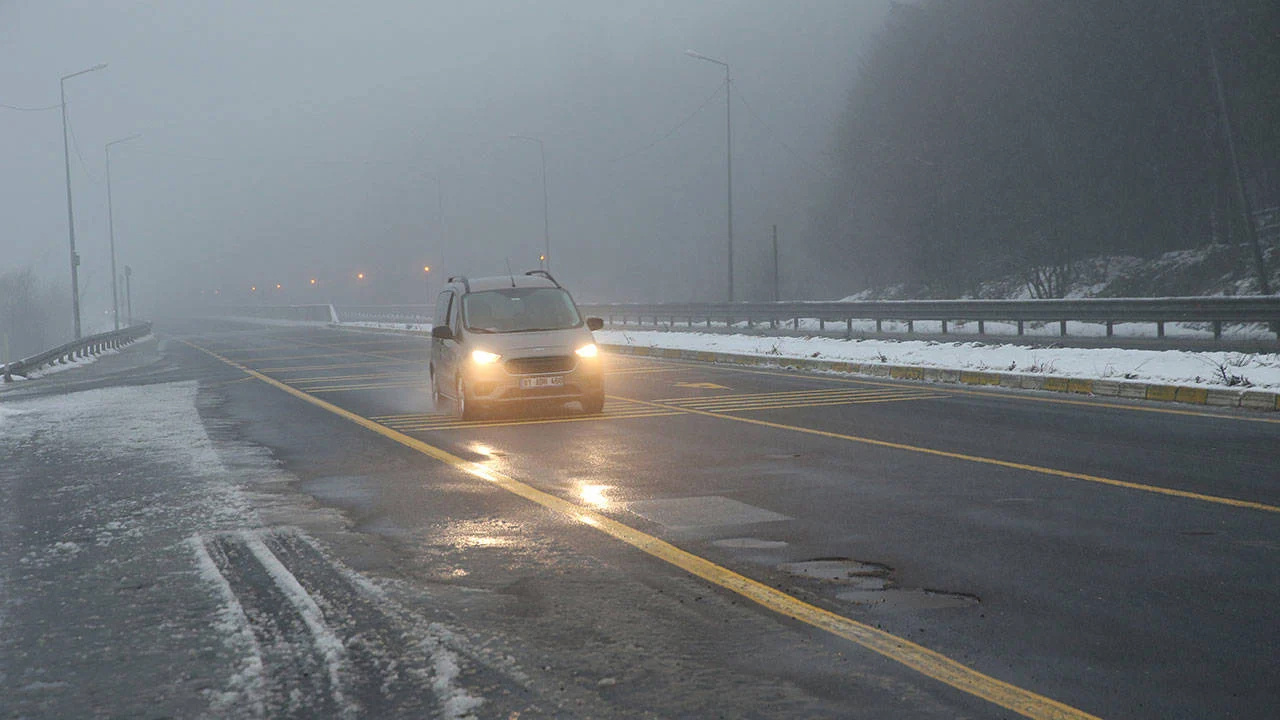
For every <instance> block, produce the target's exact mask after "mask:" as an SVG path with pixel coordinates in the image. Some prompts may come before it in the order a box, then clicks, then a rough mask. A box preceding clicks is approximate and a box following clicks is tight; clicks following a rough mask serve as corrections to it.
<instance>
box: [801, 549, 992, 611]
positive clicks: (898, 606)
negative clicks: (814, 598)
mask: <svg viewBox="0 0 1280 720" xmlns="http://www.w3.org/2000/svg"><path fill="white" fill-rule="evenodd" d="M778 569H779V570H782V571H783V572H786V573H790V574H791V575H795V576H797V577H803V578H808V579H811V580H818V581H823V582H828V583H836V584H838V585H839V588H840V590H839V592H837V593H836V598H837V599H839V600H843V601H845V602H851V603H855V604H857V605H862V606H866V607H869V608H884V609H894V610H936V609H942V608H957V607H972V606H974V605H977V604H979V603H981V602H982V600H981V598H979V597H978V596H976V595H970V594H968V593H957V592H948V591H945V590H933V589H930V588H918V589H911V588H898V587H894V581H893V578H892V574H893V568H891V567H889V566H888V565H883V564H881V563H875V562H865V561H861V560H853V559H851V558H842V557H832V558H816V559H813V560H805V561H802V562H792V563H783V564H781V565H779V566H778Z"/></svg>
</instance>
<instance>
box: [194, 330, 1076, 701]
mask: <svg viewBox="0 0 1280 720" xmlns="http://www.w3.org/2000/svg"><path fill="white" fill-rule="evenodd" d="M182 342H183V343H185V344H187V345H190V346H191V347H193V348H196V349H197V350H200V351H202V352H205V353H207V354H209V355H211V356H213V357H215V358H217V359H219V360H221V361H222V362H225V363H227V364H228V365H231V366H232V367H236V368H238V369H240V370H242V371H244V372H246V373H249V374H250V375H253V376H254V377H256V378H258V379H259V380H261V381H262V382H264V383H266V384H268V385H270V386H272V387H274V388H277V389H279V390H282V391H284V392H286V393H289V394H290V395H293V396H294V397H296V398H298V399H299V400H302V401H304V402H308V403H311V404H312V405H315V406H316V407H319V408H322V409H324V410H327V411H329V412H331V413H333V414H335V415H338V416H340V417H342V418H345V419H347V420H350V421H351V422H353V423H355V424H357V425H359V426H360V427H363V428H365V429H367V430H370V431H372V432H375V433H377V434H379V435H381V436H383V437H385V438H387V439H388V440H392V441H394V442H397V443H399V444H401V445H404V446H405V447H408V448H411V449H413V450H416V451H418V452H420V453H422V454H423V455H426V456H428V457H432V458H435V459H436V460H439V461H441V462H443V463H445V464H447V465H450V466H452V467H454V468H456V469H458V470H461V471H463V472H465V473H468V474H470V475H472V476H473V477H476V478H479V479H481V480H485V481H487V482H489V483H492V484H493V485H495V486H497V487H500V488H502V489H503V490H506V491H507V492H510V493H512V494H514V495H518V496H520V497H522V498H525V499H526V500H529V501H531V502H534V503H537V504H538V505H541V506H542V507H545V508H547V509H548V510H552V511H554V512H558V513H560V514H562V515H565V516H567V517H569V518H573V519H575V520H577V521H578V522H581V523H583V524H584V525H587V526H590V527H593V528H596V529H597V530H600V531H601V532H603V533H605V534H607V535H609V536H611V537H614V538H616V539H618V540H621V541H622V542H624V543H627V544H628V545H631V546H632V547H634V548H636V549H638V550H641V551H643V552H645V553H647V554H649V555H651V556H653V557H655V558H658V559H660V560H662V561H664V562H667V563H669V564H671V565H673V566H675V567H678V568H680V569H682V570H684V571H685V572H687V573H690V574H691V575H695V576H697V577H700V578H702V579H703V580H706V581H707V582H709V583H712V584H714V585H717V586H719V587H721V588H724V589H726V590H729V591H730V592H733V593H736V594H738V595H740V596H742V597H744V598H746V599H748V600H751V601H752V602H755V603H757V604H759V605H760V606H762V607H765V608H767V609H769V610H772V611H774V612H776V613H778V614H780V615H784V616H786V617H790V618H793V619H795V620H798V621H800V622H803V623H806V624H808V625H812V626H813V627H816V628H819V629H822V630H825V631H827V632H829V633H831V634H833V635H837V636H839V637H842V638H845V639H846V640H849V641H851V642H854V643H857V644H858V645H861V646H862V647H865V648H867V649H869V650H872V651H874V652H876V653H879V654H881V655H883V656H885V657H887V658H889V659H891V660H894V661H895V662H898V663H901V664H903V665H905V666H907V667H909V668H911V669H913V670H915V671H917V672H919V673H921V674H923V675H926V676H928V677H931V678H933V679H935V680H938V681H940V682H943V683H945V684H947V685H950V686H951V687H953V688H956V689H958V690H961V691H963V692H966V693H969V694H971V695H974V696H976V697H979V698H982V699H984V700H987V701H988V702H991V703H994V704H996V705H999V706H1000V707H1003V708H1006V709H1008V710H1012V711H1013V712H1016V713H1018V714H1019V715H1023V716H1025V717H1029V718H1035V719H1036V720H1041V719H1043V720H1050V719H1054V720H1090V719H1092V720H1097V718H1096V717H1095V716H1093V715H1090V714H1088V713H1086V712H1084V711H1082V710H1078V709H1076V708H1074V707H1071V706H1070V705H1066V704H1063V703H1060V702H1058V701H1056V700H1053V699H1050V698H1047V697H1044V696H1043V695H1038V694H1036V693H1033V692H1031V691H1030V690H1024V689H1022V688H1020V687H1018V686H1016V685H1012V684H1010V683H1007V682H1004V681H1003V680H997V679H996V678H993V677H991V676H990V675H985V674H983V673H981V672H978V671H977V670H974V669H973V668H971V667H968V666H967V665H963V664H961V663H959V662H956V661H955V660H952V659H951V658H949V657H947V656H945V655H943V654H941V653H939V652H936V651H933V650H930V649H929V648H926V647H924V646H922V645H917V644H916V643H913V642H911V641H910V640H907V639H905V638H900V637H898V636H896V635H893V634H891V633H887V632H885V631H883V630H880V629H878V628H875V627H872V626H871V625H867V624H865V623H860V622H858V621H856V620H851V619H849V618H847V617H844V616H843V615H837V614H835V613H833V612H831V611H829V610H824V609H822V608H820V607H817V606H816V605H810V604H809V603H806V602H804V601H803V600H800V599H799V598H796V597H792V596H791V595H788V594H786V593H784V592H782V591H781V590H777V589H775V588H771V587H769V586H768V585H765V584H764V583H761V582H758V581H755V580H752V579H750V578H748V577H746V576H744V575H739V574H738V573H735V572H733V571H732V570H729V569H728V568H725V567H722V566H720V565H717V564H715V563H713V562H711V561H710V560H707V559H705V558H702V557H700V556H698V555H694V554H693V553H691V552H688V551H686V550H681V549H680V548H678V547H676V546H675V545H672V544H671V543H668V542H666V541H664V540H660V539H659V538H657V537H654V536H653V535H649V534H647V533H643V532H641V531H639V530H636V529H635V528H633V527H631V526H629V525H624V524H623V523H620V522H618V521H616V520H613V519H612V518H610V517H608V516H606V515H602V514H600V513H597V512H595V511H593V510H590V509H588V508H585V507H583V506H580V505H576V504H574V503H571V502H569V501H568V500H565V499H563V498H560V497H557V496H555V495H552V494H550V493H547V492H543V491H541V490H538V489H537V488H534V487H533V486H531V485H528V484H526V483H523V482H520V481H519V480H516V479H515V478H512V477H510V476H507V475H504V474H503V473H500V472H498V471H496V470H493V469H491V468H487V467H485V466H483V465H481V464H479V463H474V462H470V461H468V460H464V459H462V458H461V457H458V456H457V455H454V454H453V453H450V452H448V451H447V450H442V449H441V448H438V447H436V446H434V445H429V444H427V443H425V442H423V441H421V440H418V439H417V438H413V437H410V436H408V435H405V434H404V433H400V432H396V431H395V430H392V429H390V428H388V427H386V426H384V425H379V424H378V423H376V422H374V421H372V420H369V419H367V418H364V417H362V416H360V415H357V414H356V413H353V412H351V411H350V410H346V409H344V408H341V407H339V406H337V405H334V404H333V403H330V402H327V401H325V400H321V399H320V398H318V397H315V396H313V395H308V394H307V393H305V392H302V391H301V390H298V389H297V388H293V387H290V386H288V385H286V384H284V383H282V382H280V381H279V380H276V379H274V378H271V377H268V376H266V375H263V374H262V373H259V372H257V371H254V370H250V369H249V368H246V367H244V366H242V365H239V364H238V363H236V362H234V361H232V360H228V359H227V358H224V357H222V356H221V355H218V354H217V353H214V352H211V351H209V350H205V349H204V348H202V347H200V346H199V345H195V344H193V343H190V342H188V341H186V340H183V341H182ZM725 417H727V416H725Z"/></svg>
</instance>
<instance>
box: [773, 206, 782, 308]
mask: <svg viewBox="0 0 1280 720" xmlns="http://www.w3.org/2000/svg"><path fill="white" fill-rule="evenodd" d="M781 299H782V298H781V296H780V295H779V293H778V226H777V225H774V226H773V301H774V302H778V301H779V300H781Z"/></svg>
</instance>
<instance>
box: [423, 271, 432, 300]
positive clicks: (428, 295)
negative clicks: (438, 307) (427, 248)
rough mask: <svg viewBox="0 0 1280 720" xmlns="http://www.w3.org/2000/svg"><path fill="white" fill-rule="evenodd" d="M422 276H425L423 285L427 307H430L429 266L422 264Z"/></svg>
mask: <svg viewBox="0 0 1280 720" xmlns="http://www.w3.org/2000/svg"><path fill="white" fill-rule="evenodd" d="M422 276H423V277H424V278H425V281H424V283H423V285H424V286H425V287H426V290H427V307H431V266H430V265H423V266H422Z"/></svg>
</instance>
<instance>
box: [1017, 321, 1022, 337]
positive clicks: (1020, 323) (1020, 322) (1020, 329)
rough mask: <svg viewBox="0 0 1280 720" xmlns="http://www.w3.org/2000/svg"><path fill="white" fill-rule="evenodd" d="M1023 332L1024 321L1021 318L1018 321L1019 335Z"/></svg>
mask: <svg viewBox="0 0 1280 720" xmlns="http://www.w3.org/2000/svg"><path fill="white" fill-rule="evenodd" d="M1022 332H1023V331H1022V321H1021V320H1019V321H1018V334H1019V335H1021V334H1022Z"/></svg>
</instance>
